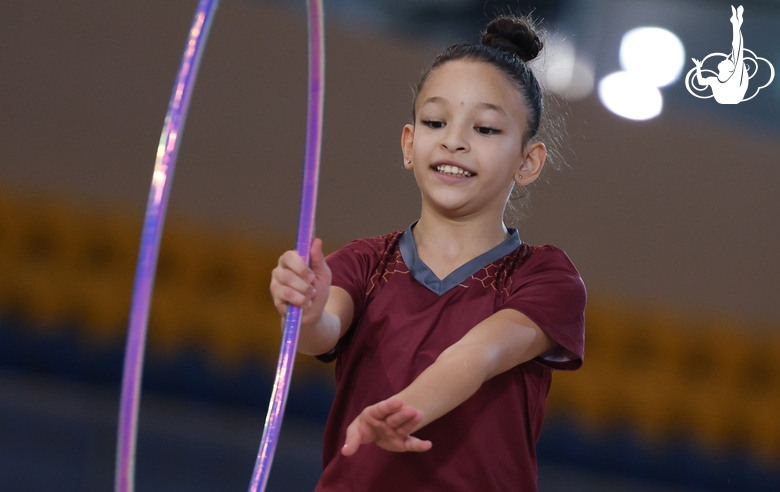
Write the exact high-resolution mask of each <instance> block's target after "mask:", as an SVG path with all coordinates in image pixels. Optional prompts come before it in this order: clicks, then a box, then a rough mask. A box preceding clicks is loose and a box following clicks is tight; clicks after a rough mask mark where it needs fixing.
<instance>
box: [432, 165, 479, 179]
mask: <svg viewBox="0 0 780 492" xmlns="http://www.w3.org/2000/svg"><path fill="white" fill-rule="evenodd" d="M436 170H437V171H439V172H440V173H444V174H452V175H453V176H466V177H469V176H471V173H470V172H468V171H465V170H463V169H461V168H459V167H457V166H449V165H445V166H436Z"/></svg>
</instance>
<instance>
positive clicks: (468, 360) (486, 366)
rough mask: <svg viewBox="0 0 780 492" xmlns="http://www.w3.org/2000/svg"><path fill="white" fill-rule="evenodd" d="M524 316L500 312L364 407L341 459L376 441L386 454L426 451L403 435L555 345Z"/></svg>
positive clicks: (426, 445)
mask: <svg viewBox="0 0 780 492" xmlns="http://www.w3.org/2000/svg"><path fill="white" fill-rule="evenodd" d="M556 345H557V344H556V342H555V341H554V340H553V339H552V338H550V336H549V335H547V334H546V333H545V332H544V331H543V330H542V329H541V328H539V326H538V325H537V324H536V323H534V322H533V321H532V320H531V319H530V318H529V317H528V316H526V315H524V314H523V313H521V312H519V311H515V310H514V309H504V310H501V311H499V312H497V313H495V314H494V315H492V316H490V317H489V318H487V319H486V320H484V321H483V322H481V323H479V324H478V325H476V326H475V327H474V328H472V329H471V330H470V331H469V332H468V333H467V334H466V335H465V336H464V337H463V338H461V339H460V340H459V341H458V342H456V343H455V344H454V345H452V346H450V347H449V348H447V349H446V350H445V351H444V352H442V353H441V355H439V357H438V358H437V359H436V361H435V362H434V363H433V364H431V365H430V366H429V367H428V368H427V369H425V371H423V372H422V373H421V374H420V375H419V376H418V377H417V379H415V380H414V382H412V384H410V385H409V386H408V387H406V389H404V390H402V391H401V392H400V393H398V394H397V395H395V396H393V397H391V398H389V399H387V400H384V401H382V402H379V403H377V404H376V405H371V406H370V407H367V408H366V409H365V410H363V412H362V413H361V414H360V415H359V416H358V417H357V418H356V419H355V420H354V421H353V422H352V424H350V426H349V428H348V429H347V439H346V444H344V447H343V448H342V452H343V453H344V454H345V455H350V454H353V453H354V452H355V451H357V448H358V447H359V446H360V445H361V444H368V443H370V442H376V444H377V445H379V446H380V447H382V448H384V449H388V450H390V451H426V450H427V449H430V447H431V443H430V442H428V441H420V440H419V439H417V438H415V437H413V436H411V435H409V434H411V433H412V432H414V431H415V430H417V429H419V428H421V427H423V426H425V425H427V424H429V423H430V422H432V421H434V420H436V419H438V418H439V417H441V416H442V415H444V414H446V413H447V412H449V411H450V410H452V409H454V408H455V407H457V406H458V405H460V404H461V403H463V402H464V401H466V399H468V398H469V397H470V396H471V395H473V394H474V393H475V392H476V391H477V390H478V389H479V387H480V386H481V385H482V383H484V382H485V381H487V380H488V379H490V378H492V377H493V376H496V375H498V374H501V373H502V372H505V371H508V370H509V369H511V368H513V367H515V366H517V365H519V364H522V363H523V362H527V361H529V360H531V359H533V358H535V357H537V356H539V355H541V354H543V353H545V352H547V351H548V350H551V349H552V348H554V347H555V346H556Z"/></svg>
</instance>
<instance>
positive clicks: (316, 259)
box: [310, 238, 328, 277]
mask: <svg viewBox="0 0 780 492" xmlns="http://www.w3.org/2000/svg"><path fill="white" fill-rule="evenodd" d="M310 260H311V264H310V267H311V269H312V271H313V272H314V274H315V275H317V276H318V277H319V276H320V274H321V273H327V271H328V266H327V264H326V263H325V255H323V254H322V239H319V238H317V239H315V240H314V241H312V243H311V258H310Z"/></svg>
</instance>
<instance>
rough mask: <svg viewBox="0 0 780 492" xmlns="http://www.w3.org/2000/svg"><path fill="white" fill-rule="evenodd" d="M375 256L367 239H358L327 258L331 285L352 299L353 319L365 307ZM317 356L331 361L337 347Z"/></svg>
mask: <svg viewBox="0 0 780 492" xmlns="http://www.w3.org/2000/svg"><path fill="white" fill-rule="evenodd" d="M375 257H376V254H375V253H373V249H372V248H371V247H370V246H369V245H368V244H366V241H365V240H361V239H358V240H356V241H352V242H351V243H349V244H348V245H346V246H344V247H343V248H341V249H339V250H337V251H335V252H333V253H331V254H330V255H328V256H327V257H326V258H325V261H326V262H327V264H328V267H329V268H330V272H331V286H332V287H340V288H342V289H344V290H345V291H347V294H349V297H350V298H351V299H352V305H353V309H354V311H353V313H354V314H353V316H352V319H353V320H357V319H359V318H360V316H361V315H362V314H363V310H364V309H365V305H366V292H367V290H368V289H367V285H368V282H369V279H370V276H371V272H372V271H373V267H374V266H373V265H372V259H373V258H375ZM353 324H354V321H353ZM317 358H318V359H320V360H322V361H324V362H331V361H333V360H334V359H335V358H336V349H333V350H331V351H330V352H328V353H327V354H322V355H318V356H317Z"/></svg>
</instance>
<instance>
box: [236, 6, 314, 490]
mask: <svg viewBox="0 0 780 492" xmlns="http://www.w3.org/2000/svg"><path fill="white" fill-rule="evenodd" d="M306 3H307V8H308V19H309V102H308V107H307V116H306V157H305V161H304V165H303V188H302V191H301V212H300V216H299V218H298V239H297V241H296V248H295V249H296V251H297V252H298V254H299V255H301V258H303V260H304V261H305V262H306V264H309V256H310V254H309V252H310V250H311V243H312V240H313V239H314V214H315V210H316V206H317V182H318V181H319V175H320V149H321V148H322V112H323V111H322V110H323V103H324V98H323V95H324V92H325V29H324V22H323V15H322V14H323V12H322V0H307V2H306ZM300 326H301V309H300V308H299V307H298V306H293V305H290V306H289V307H288V308H287V315H286V316H285V320H284V334H283V335H282V346H281V349H280V351H279V361H278V363H277V365H276V379H275V380H274V386H273V391H272V392H271V401H270V403H269V405H268V414H267V415H266V418H265V428H264V429H263V437H262V440H261V442H260V449H259V450H258V453H257V460H256V461H255V469H254V470H253V471H252V480H251V482H250V484H249V492H257V491H258V490H259V491H264V490H265V486H266V484H267V483H268V476H269V475H270V472H271V463H272V462H273V458H274V452H275V451H276V443H277V441H278V440H279V431H280V430H281V428H282V418H283V417H284V407H285V405H286V403H287V394H288V393H289V390H290V378H291V377H292V369H293V364H294V363H295V351H296V349H297V347H298V332H299V329H300Z"/></svg>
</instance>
